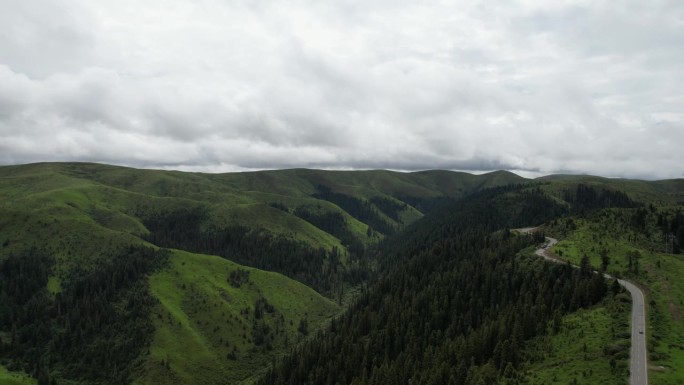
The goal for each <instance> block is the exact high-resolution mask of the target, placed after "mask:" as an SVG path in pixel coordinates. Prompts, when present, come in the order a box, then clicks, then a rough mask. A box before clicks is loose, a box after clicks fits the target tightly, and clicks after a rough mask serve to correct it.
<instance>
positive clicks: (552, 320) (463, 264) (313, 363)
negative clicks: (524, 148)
mask: <svg viewBox="0 0 684 385" xmlns="http://www.w3.org/2000/svg"><path fill="white" fill-rule="evenodd" d="M538 207H539V208H545V209H548V210H536V208H538ZM561 212H563V210H562V207H561V206H559V205H558V204H555V203H554V202H552V201H551V200H550V199H548V197H546V196H545V195H544V194H543V193H542V192H541V191H540V190H535V189H533V190H522V188H521V187H515V186H509V187H502V188H497V189H491V190H487V191H484V192H482V193H479V194H476V195H474V196H471V197H469V198H466V199H464V200H463V201H461V202H458V203H457V204H455V205H453V206H452V207H450V208H449V209H447V210H445V211H444V212H443V213H442V214H441V215H439V216H437V217H435V218H431V219H430V220H425V221H422V222H419V223H417V224H416V225H415V226H413V227H411V228H409V230H408V234H411V235H410V236H408V237H405V238H404V239H405V240H404V241H403V242H402V241H398V240H393V241H390V242H388V243H387V245H388V246H386V247H387V249H386V251H387V252H389V253H393V258H394V259H393V260H392V261H391V262H392V263H391V264H388V265H387V266H388V269H387V271H386V273H384V274H383V275H382V276H381V278H379V279H378V280H377V281H375V282H374V283H373V284H371V285H370V286H369V288H368V289H367V290H365V291H364V292H363V294H362V295H361V296H360V297H359V299H358V300H357V301H356V302H355V303H354V304H353V305H352V306H351V307H350V308H349V309H348V311H347V312H346V313H345V314H344V315H343V316H342V317H340V318H338V319H336V320H334V321H333V323H332V325H331V326H330V329H329V330H328V331H327V332H324V333H321V334H319V335H318V336H316V338H315V339H314V340H312V341H310V342H309V343H307V344H306V345H305V346H303V347H301V348H300V349H297V350H296V351H295V352H294V353H293V354H292V355H290V356H289V357H287V358H286V359H284V360H283V361H282V362H281V363H280V364H279V365H278V366H276V368H275V369H274V370H272V371H271V372H270V373H268V374H267V375H266V376H265V377H264V378H263V379H262V380H261V382H260V383H259V384H264V385H265V384H337V383H339V384H397V383H419V384H494V383H497V382H498V381H500V380H501V379H504V381H506V383H517V374H516V370H517V368H518V365H519V363H520V360H521V349H522V347H523V344H524V341H526V340H528V339H530V338H532V337H534V336H536V335H538V334H543V333H549V332H553V331H554V327H556V328H557V327H558V323H559V320H560V318H561V317H562V316H563V315H564V314H566V313H568V312H573V311H575V310H577V309H578V308H581V307H588V306H591V305H593V304H595V303H597V302H598V301H600V300H601V299H602V298H603V296H604V295H605V293H606V292H607V285H606V283H605V282H604V279H603V277H601V276H600V275H597V274H594V273H592V271H591V270H590V269H588V268H583V269H574V268H572V267H570V266H568V265H554V264H548V263H543V262H541V261H539V260H534V259H531V258H525V257H521V256H520V255H519V251H520V250H521V249H523V248H525V247H527V246H530V245H533V244H535V243H538V242H539V241H540V238H539V237H540V236H539V235H538V236H537V237H536V239H535V237H531V236H520V235H513V234H511V233H510V231H508V227H507V226H518V225H520V224H522V223H535V221H542V220H547V219H549V216H552V215H554V214H555V213H561ZM541 239H542V240H543V236H541ZM397 242H399V243H398V244H399V245H400V246H399V248H397V246H396V245H397ZM389 245H391V246H389ZM389 266H392V267H389ZM554 325H556V326H554Z"/></svg>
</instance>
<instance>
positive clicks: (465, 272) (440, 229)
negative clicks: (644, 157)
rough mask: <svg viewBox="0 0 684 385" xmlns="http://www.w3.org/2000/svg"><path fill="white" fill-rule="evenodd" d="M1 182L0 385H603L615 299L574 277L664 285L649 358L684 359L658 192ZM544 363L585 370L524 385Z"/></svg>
mask: <svg viewBox="0 0 684 385" xmlns="http://www.w3.org/2000/svg"><path fill="white" fill-rule="evenodd" d="M0 172H4V173H5V174H2V173H0V176H2V175H5V176H3V177H2V178H0V182H2V183H5V185H4V186H0V193H2V194H4V195H3V196H4V197H5V200H4V201H3V202H0V210H2V215H0V383H1V382H2V381H3V380H4V379H6V378H12V379H13V380H12V381H15V380H14V379H15V378H20V379H17V380H16V381H15V382H12V385H15V384H20V385H24V384H32V385H33V384H36V383H38V384H40V385H42V384H69V385H75V384H140V385H143V384H156V383H168V384H185V383H203V384H222V383H229V384H238V383H239V384H259V385H265V384H317V385H318V384H321V385H323V384H326V385H327V384H330V385H336V384H355V385H359V384H402V383H403V384H409V383H410V384H448V385H451V384H467V385H471V384H472V385H480V384H487V385H489V384H530V385H532V384H534V385H537V384H542V383H544V384H545V383H554V384H556V383H558V384H560V383H577V382H578V379H584V380H589V379H591V381H590V383H599V381H600V383H602V384H607V383H621V382H623V381H624V378H625V376H626V371H627V369H626V355H627V350H626V349H628V347H629V345H628V341H629V339H628V334H627V337H625V333H626V331H627V330H628V326H629V325H628V323H627V320H626V317H627V315H626V314H627V312H628V311H629V295H628V294H626V293H625V292H623V290H622V289H621V288H620V286H619V285H617V284H616V283H615V282H610V280H606V279H604V277H603V276H601V275H599V274H595V273H593V270H600V271H605V272H609V273H611V274H616V275H619V276H624V277H629V278H630V279H634V280H636V281H639V282H641V283H643V284H645V285H648V284H651V283H655V284H654V285H662V286H657V287H667V288H669V287H673V289H672V290H670V291H667V292H665V294H662V295H661V294H658V293H656V294H654V295H653V301H654V302H651V306H652V315H651V317H652V322H653V325H654V327H655V329H654V330H655V331H654V332H653V335H654V337H656V338H654V342H653V344H652V345H651V346H650V348H651V349H652V357H654V358H658V359H660V360H661V362H663V364H664V365H668V364H671V362H676V360H677V359H678V355H677V354H679V353H678V350H677V346H679V345H678V344H679V342H676V343H674V344H673V343H669V344H665V343H660V344H659V342H658V341H664V340H665V339H666V338H667V339H669V340H670V341H680V339H681V341H683V342H682V343H683V344H682V346H684V332H683V333H680V329H681V328H679V327H678V326H677V325H678V324H677V323H676V322H673V320H676V315H677V312H676V311H675V312H673V311H672V309H675V310H677V309H678V307H677V306H678V305H677V303H679V301H681V298H679V297H677V295H678V294H677V293H678V291H677V290H678V289H676V288H677V287H678V286H676V285H678V283H677V282H678V281H677V279H676V277H677V274H678V271H680V270H679V269H680V267H681V268H682V271H684V266H680V265H679V262H678V259H676V258H674V257H672V258H670V257H669V256H665V255H663V254H659V253H661V251H662V250H663V246H665V247H664V251H665V252H666V253H670V254H672V255H676V254H677V253H681V252H682V250H684V238H683V235H682V234H684V230H683V229H684V219H683V218H684V216H683V214H682V212H683V211H682V209H681V202H678V201H677V199H678V198H679V197H680V196H681V192H680V191H682V190H684V187H683V186H680V184H679V182H671V183H670V182H668V183H665V182H663V183H651V184H643V183H641V182H632V181H612V180H603V179H592V178H589V177H588V178H574V177H569V178H563V177H558V178H550V179H541V180H535V181H532V180H525V179H522V178H519V177H517V176H513V175H512V174H511V175H509V174H506V173H494V174H492V175H484V176H472V175H467V174H458V173H448V172H423V173H415V174H412V173H409V174H402V173H391V172H384V171H382V172H364V173H326V172H320V171H309V170H293V171H282V172H281V171H278V172H265V173H254V174H241V175H231V174H226V175H202V174H183V173H167V172H154V171H145V172H139V171H136V170H129V169H120V168H116V167H111V166H100V165H85V166H84V165H72V164H66V165H47V166H35V167H28V166H27V167H25V168H22V167H18V168H16V169H0ZM34 172H38V173H39V174H38V176H36V174H34ZM46 175H48V176H49V178H48V179H45V178H46ZM50 178H52V179H50ZM155 178H156V179H155ZM37 180H47V181H48V182H46V183H45V186H43V185H40V184H37V182H36V181H37ZM645 186H646V187H645ZM649 186H650V187H649ZM533 226H541V227H540V229H541V230H540V231H537V232H533V233H531V234H522V233H520V232H518V231H515V230H514V229H517V228H522V227H533ZM545 235H550V236H552V237H557V238H559V240H561V242H560V243H559V245H558V246H557V247H556V248H555V249H554V250H555V251H556V252H557V253H558V254H559V256H561V257H563V258H567V259H568V261H570V262H572V263H573V264H575V265H578V266H581V268H573V267H571V265H570V264H554V263H549V262H546V261H544V260H543V259H541V258H539V257H538V256H535V255H534V251H535V249H536V248H538V247H539V246H540V245H542V244H543V243H544V242H545ZM663 237H665V241H663ZM670 285H672V286H670ZM654 292H655V291H654ZM568 320H569V321H568ZM579 320H581V321H579ZM585 324H589V325H593V326H592V327H591V328H589V329H587V335H586V336H585V335H584V334H583V333H584V332H585V330H584V325H585ZM590 332H591V333H594V334H591V333H590ZM573 333H574V334H573ZM680 334H681V335H680ZM589 338H600V341H599V340H597V342H595V343H594V342H592V341H590V340H589ZM562 344H566V345H568V344H571V345H573V348H572V349H575V350H572V352H571V353H567V354H568V355H564V354H561V353H558V350H559V349H558V346H563V345H562ZM578 344H579V345H578ZM554 351H555V352H556V353H554V354H556V356H557V357H556V360H557V361H555V362H566V363H567V362H570V361H572V362H573V365H579V367H583V366H590V365H589V364H588V362H589V361H591V360H593V361H600V365H594V366H591V367H592V369H587V370H584V369H577V368H573V369H572V370H571V371H569V372H567V373H566V372H549V373H544V374H540V377H535V378H532V377H531V376H530V368H542V371H543V368H544V365H546V366H547V367H548V363H546V361H544V358H543V356H544V355H545V354H546V353H549V352H554ZM578 357H579V358H578ZM535 363H537V364H538V366H533V364H535ZM593 368H596V370H597V371H600V373H599V374H598V375H599V377H596V378H599V380H594V379H593V378H594V377H592V376H594V373H593V372H592V370H593ZM533 370H534V369H533ZM568 370H570V369H568ZM17 376H18V377H17ZM580 382H581V381H580ZM665 383H667V382H665Z"/></svg>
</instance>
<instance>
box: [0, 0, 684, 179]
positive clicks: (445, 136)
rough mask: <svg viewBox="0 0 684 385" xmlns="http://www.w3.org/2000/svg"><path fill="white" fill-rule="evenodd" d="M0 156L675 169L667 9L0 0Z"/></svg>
mask: <svg viewBox="0 0 684 385" xmlns="http://www.w3.org/2000/svg"><path fill="white" fill-rule="evenodd" d="M0 26H1V27H0V164H18V163H28V162H37V161H95V162H104V163H112V164H120V165H128V166H134V167H149V168H171V169H180V170H192V171H209V172H219V171H235V170H250V169H264V168H291V167H309V168H339V169H349V168H353V169H357V168H358V169H368V168H388V169H398V170H418V169H435V168H441V169H458V170H470V171H484V170H495V169H508V170H511V171H515V172H519V173H522V174H524V175H537V174H549V173H590V174H597V175H604V176H623V177H637V178H648V179H654V178H673V177H684V149H683V148H682V146H683V145H684V1H681V0H671V1H660V0H649V1H643V0H638V1H637V0H634V1H632V0H628V1H615V0H611V1H601V0H588V1H561V0H554V1H549V0H540V1H532V0H522V1H509V0H502V1H492V0H486V1H485V0H483V1H479V2H478V1H457V0H454V1H443V2H439V1H403V0H379V1H361V0H316V1H302V0H299V1H288V0H273V1H269V0H264V1H254V0H235V1H232V0H163V1H162V0H146V1H139V0H112V1H110V0H98V1H92V0H33V1H21V0H0Z"/></svg>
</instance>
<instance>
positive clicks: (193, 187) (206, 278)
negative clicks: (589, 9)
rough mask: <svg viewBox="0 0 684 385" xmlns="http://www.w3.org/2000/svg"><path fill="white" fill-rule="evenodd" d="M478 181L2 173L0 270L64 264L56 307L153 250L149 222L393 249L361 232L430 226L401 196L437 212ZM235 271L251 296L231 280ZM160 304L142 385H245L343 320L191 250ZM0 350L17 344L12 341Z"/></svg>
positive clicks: (154, 282) (63, 170) (78, 167)
mask: <svg viewBox="0 0 684 385" xmlns="http://www.w3.org/2000/svg"><path fill="white" fill-rule="evenodd" d="M497 178H501V176H498V177H497ZM460 179H463V182H461V181H460ZM480 179H488V178H487V177H482V178H481V177H475V176H471V175H467V174H457V173H442V172H434V173H433V172H426V173H419V174H417V175H415V176H413V175H411V174H401V173H392V172H386V171H369V172H359V173H355V172H339V173H338V172H322V171H315V170H284V171H274V172H258V173H244V174H222V175H209V174H192V173H180V172H167V171H154V170H135V169H130V168H123V167H115V166H107V165H96V164H32V165H24V166H10V167H0V198H1V199H0V260H3V259H4V258H6V257H7V256H9V255H10V254H15V255H16V254H22V253H24V252H25V251H26V250H29V249H31V248H34V247H35V248H38V249H40V250H43V251H45V252H46V253H48V254H50V255H52V256H54V258H55V264H54V266H53V267H52V268H51V273H50V277H49V279H48V280H47V286H46V290H47V291H48V292H49V293H50V294H49V295H52V296H55V295H57V293H60V292H61V291H62V290H63V288H62V286H63V279H64V278H65V277H70V276H71V275H72V273H73V272H75V271H86V272H87V271H97V269H98V268H99V267H100V266H101V265H102V264H103V263H106V262H107V258H109V254H108V252H109V251H110V250H113V249H119V248H121V247H124V246H126V245H132V244H148V242H149V240H150V236H151V233H150V230H149V228H148V227H149V225H150V223H151V222H150V220H151V218H154V217H155V216H159V215H161V216H163V215H167V214H168V213H174V212H176V211H178V210H182V209H187V210H188V211H189V212H196V211H202V212H205V213H206V214H207V215H206V217H205V218H203V219H202V221H201V222H199V223H198V227H197V231H198V232H200V233H202V232H205V231H206V230H207V229H213V228H230V226H236V225H239V226H242V227H244V228H247V229H261V230H259V231H264V232H265V234H275V236H278V237H284V239H291V240H292V241H293V242H302V244H306V245H309V246H307V247H310V248H311V249H312V250H314V249H318V248H321V249H323V250H328V252H330V251H331V250H334V249H337V250H342V251H345V250H347V247H348V246H349V244H348V242H349V239H350V238H351V239H357V240H358V241H359V242H361V244H363V245H369V244H372V243H375V242H378V241H379V240H380V239H382V237H383V234H382V233H381V232H380V231H377V230H376V231H369V225H368V224H367V223H365V222H363V220H369V221H375V222H374V223H376V224H380V225H382V224H383V223H387V224H389V226H390V227H394V228H396V229H398V228H400V227H402V226H404V225H406V224H408V223H411V222H413V221H415V220H416V219H418V218H420V217H422V216H423V213H422V212H421V211H419V210H417V209H415V208H414V207H412V206H410V205H407V204H406V203H404V202H403V201H401V200H399V199H398V198H397V197H396V196H400V195H403V196H408V197H411V198H413V199H430V198H432V197H436V196H440V195H443V194H451V195H458V194H462V193H464V192H465V191H467V189H474V188H478V186H480V185H485V184H487V183H498V182H487V181H479V182H473V181H474V180H480ZM504 179H505V178H504ZM321 186H325V187H326V188H328V189H330V194H328V196H326V197H327V198H328V199H322V197H321V196H320V195H319V196H318V197H317V196H316V194H317V193H318V194H320V191H321V190H320V189H321ZM395 195H396V196H395ZM371 202H373V203H371ZM338 203H339V204H342V205H345V207H347V210H352V212H351V213H350V212H349V211H347V210H345V209H343V208H341V207H340V206H339V205H338ZM359 208H360V209H359ZM355 209H357V211H354V210H355ZM383 210H389V211H387V212H385V211H383ZM302 213H309V214H311V213H313V214H312V215H314V216H313V217H311V215H309V216H308V217H304V216H303V214H302ZM331 214H335V215H338V216H334V215H333V216H332V217H331V216H330V215H331ZM304 218H305V219H304ZM316 218H318V220H317V219H316ZM321 218H323V219H327V218H333V219H337V220H340V218H341V222H340V223H341V224H342V225H341V227H342V228H343V229H346V230H344V231H340V230H339V229H331V228H330V226H327V227H326V226H325V223H324V222H321V220H320V219H321ZM359 218H361V219H359ZM180 230H181V231H187V230H188V228H180ZM262 239H268V238H262ZM295 245H296V244H295ZM276 257H277V256H276ZM339 261H340V263H341V265H340V266H341V268H342V269H344V266H346V265H348V264H350V263H351V262H350V260H349V258H348V257H347V256H346V255H345V254H343V255H342V257H341V258H340V259H339ZM331 263H332V262H330V261H326V262H324V265H323V266H324V268H325V269H326V270H329V269H331V268H332V267H333V266H332V265H331ZM338 268H339V267H338ZM236 271H239V272H240V273H239V274H242V275H245V277H246V278H244V277H243V278H244V282H237V281H240V280H241V279H240V278H238V279H237V281H235V279H232V278H231V273H235V272H236ZM236 274H237V273H236ZM231 279H232V280H231ZM236 282H237V283H236ZM149 290H150V292H151V294H152V296H153V297H154V298H156V299H157V300H158V301H159V304H158V305H157V306H156V307H155V308H154V309H153V312H152V317H153V321H154V326H155V328H154V329H155V331H154V336H153V338H152V343H151V345H150V347H149V352H147V351H145V352H141V353H142V355H141V357H140V363H139V364H138V369H137V370H136V372H135V373H134V374H133V378H137V379H136V383H188V382H192V383H216V382H221V381H224V380H228V381H237V380H243V379H246V378H248V377H251V376H254V375H255V374H258V373H259V372H260V371H261V370H263V369H264V368H265V367H267V366H268V364H270V363H271V362H272V361H273V360H274V359H275V358H276V357H278V356H280V355H282V354H283V353H284V352H285V351H287V350H288V349H290V348H291V347H293V346H295V345H296V344H298V343H299V342H300V341H302V340H304V339H306V338H307V334H309V333H314V332H315V330H316V329H317V328H319V327H320V326H321V325H323V324H325V323H326V322H327V319H328V318H329V317H330V316H332V315H333V314H337V313H338V312H339V308H338V306H337V305H336V304H335V303H333V302H331V301H330V300H328V299H325V298H324V297H322V296H321V295H320V294H318V293H316V292H315V291H313V290H311V289H310V288H308V287H306V286H304V285H302V284H301V283H299V282H296V281H294V280H291V279H288V278H286V277H284V276H282V275H279V274H276V273H271V272H265V271H261V270H257V269H251V268H248V267H241V266H239V265H237V264H235V263H233V262H231V261H229V260H226V259H223V258H218V257H214V256H207V255H200V254H192V253H188V252H184V251H180V250H178V251H174V252H173V253H172V255H171V258H170V262H169V266H168V267H167V268H165V269H163V270H161V271H159V272H157V273H155V274H154V275H153V276H152V277H150V279H149ZM339 295H340V297H341V295H342V293H339ZM257 313H258V316H257ZM0 337H2V338H3V340H5V341H4V342H5V343H9V341H10V337H9V331H3V332H2V334H0ZM207 368H211V369H212V370H207ZM0 375H2V379H3V380H5V379H6V380H7V381H10V380H11V381H14V382H18V383H24V382H26V381H27V380H28V379H29V377H26V376H23V375H21V374H20V373H15V372H7V371H6V370H4V369H3V372H2V373H1V374H0ZM21 381H23V382H21Z"/></svg>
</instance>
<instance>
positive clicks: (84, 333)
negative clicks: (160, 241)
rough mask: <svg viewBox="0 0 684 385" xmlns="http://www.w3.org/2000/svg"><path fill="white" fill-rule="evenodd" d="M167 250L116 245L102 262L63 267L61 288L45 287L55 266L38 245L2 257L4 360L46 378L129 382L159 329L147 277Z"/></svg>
mask: <svg viewBox="0 0 684 385" xmlns="http://www.w3.org/2000/svg"><path fill="white" fill-rule="evenodd" d="M167 257H168V251H166V250H159V251H155V250H154V249H152V248H147V247H130V248H125V249H121V250H112V251H111V252H110V253H109V255H108V256H107V258H104V259H103V262H102V264H101V265H99V266H98V268H97V269H95V270H91V271H86V270H73V271H69V272H65V273H64V274H62V277H61V278H62V288H61V291H60V292H58V293H49V292H48V291H47V289H46V285H47V280H48V276H49V275H50V273H51V269H52V268H53V265H54V258H53V257H52V256H50V255H49V254H46V253H43V252H41V251H38V250H35V249H32V250H28V251H27V252H26V253H24V254H22V255H11V256H10V257H9V258H7V259H4V260H2V261H0V330H11V335H10V339H9V341H7V342H5V343H2V344H0V359H1V360H2V363H3V364H4V365H6V366H7V367H8V368H9V369H11V370H23V371H26V372H28V373H31V374H33V375H34V376H35V377H36V378H37V379H38V383H39V384H49V383H55V381H54V378H51V376H53V375H57V376H59V377H60V378H62V379H71V380H86V381H89V382H92V383H109V384H127V383H129V382H130V378H129V376H130V374H131V370H133V368H134V364H135V360H136V358H137V357H138V356H139V355H140V354H141V353H142V351H143V349H144V348H146V347H147V345H148V344H149V342H150V338H151V336H152V332H153V331H154V328H153V325H152V321H151V319H150V310H151V308H152V306H153V305H154V304H155V299H154V298H153V297H152V296H151V295H150V293H149V290H148V287H147V281H146V277H147V276H148V275H149V274H150V273H151V272H152V271H154V270H155V269H158V268H160V267H162V266H163V265H164V264H165V261H166V259H167Z"/></svg>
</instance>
